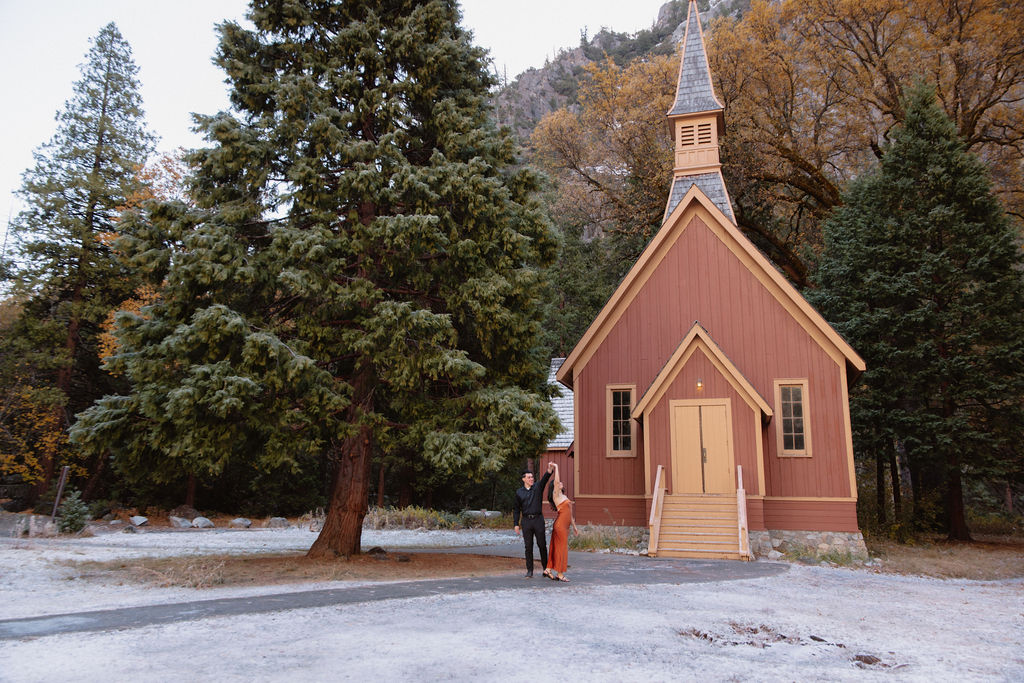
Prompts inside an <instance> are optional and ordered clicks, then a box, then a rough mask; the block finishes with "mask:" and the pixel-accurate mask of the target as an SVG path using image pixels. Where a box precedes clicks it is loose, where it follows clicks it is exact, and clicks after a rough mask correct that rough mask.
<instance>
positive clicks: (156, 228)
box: [74, 0, 557, 556]
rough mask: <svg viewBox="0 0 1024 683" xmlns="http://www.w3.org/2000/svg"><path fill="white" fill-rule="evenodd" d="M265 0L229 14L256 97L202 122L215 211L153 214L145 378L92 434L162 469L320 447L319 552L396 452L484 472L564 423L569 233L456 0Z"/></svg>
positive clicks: (142, 363)
mask: <svg viewBox="0 0 1024 683" xmlns="http://www.w3.org/2000/svg"><path fill="white" fill-rule="evenodd" d="M250 18H251V20H252V21H253V23H254V24H255V26H256V30H255V31H248V30H244V29H242V28H241V27H239V26H238V25H236V24H233V23H227V24H225V25H223V26H222V27H221V33H222V38H221V43H220V47H219V51H218V55H217V62H218V63H219V64H220V65H221V66H222V67H223V68H224V69H225V71H226V72H227V74H228V78H229V81H230V83H231V84H232V88H233V89H232V95H231V99H232V104H233V107H234V109H235V110H236V111H237V112H238V116H237V117H236V116H232V115H228V114H219V115H217V116H213V117H201V118H200V120H199V123H200V126H201V127H202V128H203V129H204V130H205V132H206V135H207V136H208V139H210V140H211V141H212V143H213V145H212V146H211V147H210V148H208V149H204V150H200V151H198V152H196V153H195V154H194V155H193V157H192V161H193V163H194V164H195V165H196V168H197V171H196V174H195V177H194V179H193V188H192V196H193V199H194V201H195V202H196V204H197V206H198V209H197V210H186V209H185V208H184V207H181V206H175V205H164V206H162V207H157V208H155V209H153V210H151V211H150V213H149V215H148V216H142V217H140V228H139V229H135V230H133V234H134V235H135V237H134V238H133V239H134V240H135V243H134V247H133V250H132V251H133V253H134V254H135V255H136V256H137V257H138V258H140V259H143V260H144V259H151V261H152V264H153V265H152V267H153V268H154V269H156V270H159V269H160V268H163V267H164V265H162V264H169V265H168V266H167V267H169V269H170V270H169V276H168V278H167V286H166V287H165V289H164V292H163V296H162V299H161V301H160V302H158V303H157V304H154V305H152V306H150V307H148V308H144V309H143V314H142V315H135V316H133V315H122V317H121V320H120V325H121V331H120V342H121V348H122V353H121V354H119V356H117V357H116V358H115V359H114V360H113V361H112V364H113V365H114V366H116V367H117V368H119V369H121V370H123V371H124V372H125V374H126V375H127V376H128V377H130V378H131V380H132V382H133V384H134V390H133V391H132V393H131V394H129V395H127V396H121V397H111V398H108V399H104V400H103V401H101V402H99V403H98V404H97V405H96V406H94V407H93V408H92V409H90V410H89V411H88V412H87V413H86V414H84V415H83V416H82V417H81V420H80V422H79V425H78V427H77V428H76V430H75V433H74V437H75V438H76V439H77V440H78V441H79V442H80V443H82V444H83V447H85V448H87V449H94V450H103V449H110V450H111V451H113V453H114V455H115V458H116V459H118V460H120V461H121V462H123V463H131V462H132V461H133V460H134V461H135V462H136V463H137V464H138V466H139V467H141V468H144V469H145V468H151V467H152V466H154V465H156V466H158V467H163V466H165V465H166V464H167V463H179V464H180V463H187V464H188V466H189V467H191V468H197V469H200V470H205V471H217V470H218V469H220V468H222V467H223V465H224V463H226V462H228V461H229V460H231V459H237V458H249V459H254V460H256V461H259V462H260V463H262V464H263V465H264V466H266V467H271V466H292V465H295V466H297V463H298V460H299V458H300V456H308V455H309V454H310V453H319V454H322V456H323V457H324V458H325V459H326V460H327V461H328V462H329V463H330V465H331V466H332V468H333V470H334V472H335V474H334V479H333V484H332V487H331V492H330V501H329V508H328V513H327V519H326V521H325V524H324V526H323V529H322V531H321V533H320V536H319V537H318V538H317V540H316V542H315V543H314V544H313V547H312V548H311V549H310V555H312V556H325V555H335V554H340V555H350V554H353V553H358V552H359V550H360V533H361V527H362V520H363V517H364V516H365V514H366V510H367V493H368V485H369V476H370V467H371V462H372V460H373V459H374V458H375V457H380V456H381V455H384V454H386V455H389V456H391V457H394V456H396V455H402V454H409V455H408V457H423V458H426V459H427V460H428V461H429V462H430V463H431V464H432V465H433V466H434V467H436V468H441V469H442V470H444V471H456V472H464V473H466V474H467V476H472V475H474V474H479V473H483V472H488V471H494V470H497V469H498V468H499V467H501V465H502V463H503V462H505V460H506V459H508V458H519V457H525V456H526V455H533V454H535V453H536V452H537V451H538V450H540V449H541V448H542V446H543V443H544V442H545V440H546V439H547V438H548V437H549V436H550V435H551V434H552V433H553V432H554V430H555V429H556V427H557V419H556V418H555V416H554V413H553V411H552V410H551V408H550V405H549V404H548V402H547V400H546V398H545V397H544V396H543V392H544V391H545V381H546V368H547V362H546V358H545V354H544V353H543V351H542V349H540V348H538V344H537V339H538V338H539V337H540V325H539V319H540V308H541V301H540V295H541V293H542V292H543V291H544V275H543V271H542V270H541V269H540V267H541V266H544V265H546V264H547V263H550V262H551V260H552V259H553V257H554V251H555V243H554V241H553V239H552V238H551V235H550V231H549V227H548V225H547V223H546V222H545V220H544V219H543V216H542V213H541V212H540V211H539V209H538V207H537V205H536V203H535V201H534V200H533V199H532V194H533V193H534V192H535V190H536V180H535V178H534V177H533V176H532V175H531V174H530V173H529V172H528V171H525V170H517V169H516V167H515V166H514V162H515V149H514V147H513V144H512V141H511V139H510V137H509V135H508V134H507V133H505V132H499V131H497V130H495V129H494V127H493V125H492V124H491V123H490V121H489V109H488V104H487V102H488V92H489V88H490V87H491V86H492V85H493V81H492V78H491V77H490V76H489V75H488V73H487V70H486V68H485V66H486V65H485V54H484V52H483V51H482V50H480V49H479V48H475V47H472V46H471V45H470V42H469V35H468V34H467V33H466V32H465V31H464V30H463V29H462V28H461V27H459V25H458V21H459V11H458V8H457V5H456V3H455V2H454V1H453V0H432V1H430V2H414V1H411V0H409V1H404V2H403V1H397V0H388V1H381V0H376V1H371V0H364V1H362V2H343V3H342V2H330V1H327V0H273V1H271V0H256V1H255V2H254V3H253V5H252V10H251V13H250ZM147 226H148V227H147ZM169 234H173V235H174V236H175V237H174V239H177V240H180V243H181V248H180V249H177V250H174V249H171V250H168V249H167V248H166V244H167V243H168V242H167V240H166V239H165V238H164V237H162V236H166V235H169ZM403 457H405V456H403ZM159 463H164V465H159ZM129 467H131V465H129ZM157 476H164V474H161V472H160V471H159V470H157Z"/></svg>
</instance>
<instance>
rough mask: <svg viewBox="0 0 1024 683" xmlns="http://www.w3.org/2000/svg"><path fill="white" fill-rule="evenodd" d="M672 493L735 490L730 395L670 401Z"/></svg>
mask: <svg viewBox="0 0 1024 683" xmlns="http://www.w3.org/2000/svg"><path fill="white" fill-rule="evenodd" d="M669 414H670V416H671V417H670V419H671V432H672V489H671V490H672V493H675V494H680V493H691V494H692V493H735V492H736V481H735V476H734V475H733V469H734V467H733V452H732V419H731V415H730V412H729V401H728V399H707V400H700V399H686V400H676V401H670V403H669Z"/></svg>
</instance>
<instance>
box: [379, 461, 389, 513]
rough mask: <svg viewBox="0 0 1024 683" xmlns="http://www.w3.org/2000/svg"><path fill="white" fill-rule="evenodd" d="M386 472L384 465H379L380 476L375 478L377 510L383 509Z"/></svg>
mask: <svg viewBox="0 0 1024 683" xmlns="http://www.w3.org/2000/svg"><path fill="white" fill-rule="evenodd" d="M386 471H387V468H386V467H385V466H384V463H381V464H380V474H379V476H378V477H377V507H379V508H382V507H384V474H385V473H386Z"/></svg>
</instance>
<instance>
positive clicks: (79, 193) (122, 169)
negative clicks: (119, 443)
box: [0, 23, 154, 490]
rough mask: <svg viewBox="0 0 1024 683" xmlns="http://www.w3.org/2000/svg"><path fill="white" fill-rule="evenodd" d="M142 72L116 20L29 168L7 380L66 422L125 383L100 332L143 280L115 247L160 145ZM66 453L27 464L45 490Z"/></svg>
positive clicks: (0, 352) (3, 351)
mask: <svg viewBox="0 0 1024 683" xmlns="http://www.w3.org/2000/svg"><path fill="white" fill-rule="evenodd" d="M137 74H138V67H136V65H135V63H134V62H133V61H132V52H131V47H130V46H129V45H128V43H127V42H126V41H125V40H124V38H123V37H122V36H121V34H120V32H119V31H118V30H117V27H116V26H115V25H114V24H113V23H111V24H108V25H107V26H105V27H104V28H103V29H101V30H100V32H99V34H97V36H96V38H95V39H94V40H93V41H92V47H91V49H90V50H89V52H88V54H87V55H86V61H85V63H84V64H83V65H82V66H81V79H80V80H78V81H77V82H76V83H75V84H74V86H73V94H72V96H71V99H69V100H68V101H67V102H66V103H65V104H64V108H63V109H62V110H61V111H60V112H58V114H57V132H56V133H55V134H54V136H53V138H52V139H51V140H50V141H49V142H48V143H46V144H44V145H42V146H41V147H40V148H39V149H38V150H37V151H36V153H35V166H34V167H33V168H31V169H29V170H27V171H26V172H25V173H24V176H23V185H22V189H21V196H22V197H23V199H24V200H25V202H26V205H27V207H26V208H25V209H24V210H23V211H22V212H21V213H20V214H18V216H17V217H16V219H15V220H14V223H13V229H14V234H15V236H16V238H17V240H18V247H19V251H20V259H19V260H18V261H17V267H16V272H15V273H14V279H15V292H16V296H18V297H19V298H23V300H24V305H23V311H22V315H21V316H20V318H19V319H18V320H17V321H16V322H15V324H14V325H13V326H12V327H11V329H10V330H9V336H6V335H5V339H4V341H3V342H0V346H2V348H0V356H4V357H6V358H8V359H9V360H10V361H11V365H10V366H9V367H17V368H19V369H18V370H17V371H15V372H14V374H13V375H9V376H5V377H4V378H3V382H4V384H5V386H6V387H7V388H8V389H10V388H11V387H21V388H22V389H24V390H26V391H27V390H29V389H27V388H26V386H27V385H25V384H24V383H25V381H26V378H27V377H31V378H32V379H31V382H30V384H31V385H32V386H31V388H30V389H31V393H32V395H33V396H34V397H35V398H36V399H39V397H43V396H45V397H48V398H47V399H46V400H47V401H49V403H50V405H51V409H52V410H53V411H54V419H53V420H52V421H51V423H52V425H53V426H55V427H56V428H57V429H58V430H60V431H61V432H63V431H64V430H66V429H67V427H68V425H69V422H70V416H71V415H73V414H74V413H75V412H77V411H78V410H81V409H83V408H85V407H86V406H88V405H90V404H91V403H92V402H93V401H94V400H96V399H97V398H98V397H100V396H102V395H103V394H104V393H106V392H109V391H110V390H111V389H112V388H113V385H112V383H111V378H110V376H109V375H107V374H106V373H104V372H103V371H102V370H101V369H100V359H99V357H98V354H97V338H98V336H99V334H100V333H101V329H100V326H101V324H102V322H103V320H104V318H105V317H106V316H107V314H108V312H109V311H110V310H111V308H112V307H114V306H115V305H116V304H118V303H119V302H121V301H122V300H123V299H125V298H126V297H127V295H128V293H129V292H131V291H132V288H133V287H134V284H133V278H132V277H131V276H130V274H129V273H128V272H127V271H126V270H125V268H124V267H123V266H122V264H121V263H120V262H119V260H118V258H117V256H116V254H115V253H114V251H113V249H112V244H111V242H112V236H113V235H114V234H115V233H116V230H117V227H116V225H117V221H118V219H119V215H120V212H121V211H122V209H123V208H124V206H125V203H126V200H127V198H128V197H130V196H131V195H133V194H134V193H136V192H137V191H138V188H139V185H140V180H139V179H138V176H137V173H138V171H139V169H140V168H141V167H142V165H143V164H144V163H145V161H146V157H147V156H148V155H149V153H150V152H151V151H152V149H153V145H154V138H153V136H152V135H150V134H149V132H147V130H146V127H145V123H144V120H143V111H142V97H141V96H140V94H139V82H138V80H137V78H136V76H137ZM30 356H31V357H35V358H36V360H32V359H31V358H30ZM29 366H31V367H29ZM18 415H23V413H22V412H21V411H17V410H16V411H13V412H11V413H9V416H10V417H11V418H12V420H13V419H15V418H16V417H17V416H18ZM13 424H14V422H10V423H8V424H7V425H5V427H6V428H11V427H12V426H13ZM10 435H11V433H10V432H8V436H10ZM16 441H17V440H13V441H7V442H6V443H7V444H11V443H16ZM9 455H10V454H9ZM12 457H15V456H13V455H12ZM55 457H56V453H55V452H54V451H53V450H50V451H49V452H48V454H47V455H43V456H40V457H39V458H38V459H36V460H37V461H36V463H35V465H34V466H33V467H28V468H23V473H24V474H27V475H28V476H29V478H33V479H38V481H39V483H40V490H44V489H45V488H46V487H47V485H48V483H49V481H50V479H51V478H52V475H53V471H54V465H55V462H54V460H55Z"/></svg>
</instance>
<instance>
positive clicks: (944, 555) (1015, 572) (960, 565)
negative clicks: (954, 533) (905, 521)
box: [867, 535, 1024, 581]
mask: <svg viewBox="0 0 1024 683" xmlns="http://www.w3.org/2000/svg"><path fill="white" fill-rule="evenodd" d="M867 546H868V552H870V553H871V556H872V557H873V558H876V559H877V560H878V561H880V562H881V566H880V567H878V569H879V570H880V571H882V572H885V573H887V574H905V575H912V576H933V577H937V578H942V579H977V580H982V581H992V580H998V579H1011V578H1021V577H1024V538H1021V537H1013V536H981V535H977V536H975V540H974V541H973V542H971V543H952V542H949V541H946V540H944V539H943V538H941V537H930V538H924V539H919V540H917V541H916V542H914V543H908V544H900V543H895V542H893V541H889V540H886V539H868V540H867Z"/></svg>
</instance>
